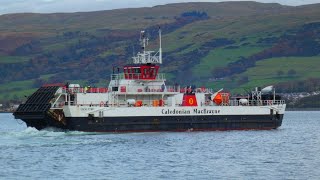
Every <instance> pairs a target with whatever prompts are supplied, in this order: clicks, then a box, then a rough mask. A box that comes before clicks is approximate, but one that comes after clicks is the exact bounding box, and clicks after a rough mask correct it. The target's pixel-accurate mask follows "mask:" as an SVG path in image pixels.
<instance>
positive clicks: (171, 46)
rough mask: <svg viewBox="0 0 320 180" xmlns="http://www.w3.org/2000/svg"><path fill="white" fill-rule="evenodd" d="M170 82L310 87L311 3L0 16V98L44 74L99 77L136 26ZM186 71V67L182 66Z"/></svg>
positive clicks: (316, 9)
mask: <svg viewBox="0 0 320 180" xmlns="http://www.w3.org/2000/svg"><path fill="white" fill-rule="evenodd" d="M159 26H160V27H161V29H162V32H163V40H162V41H163V50H164V54H163V58H164V64H163V66H162V72H164V73H166V75H167V76H166V77H167V79H168V81H169V82H171V83H175V82H180V83H181V84H186V85H187V84H196V85H198V86H208V87H212V88H214V89H220V88H221V87H224V88H225V89H229V90H232V91H234V92H242V91H243V90H248V89H250V88H252V87H255V86H267V85H270V84H274V85H277V87H278V88H277V89H278V90H279V91H282V92H303V91H316V90H319V87H320V86H319V84H320V71H319V68H320V4H313V5H306V6H298V7H291V6H282V5H280V4H274V3H269V4H264V3H257V2H247V1H246V2H220V3H177V4H168V5H162V6H155V7H152V8H131V9H119V10H109V11H97V12H79V13H54V14H34V13H24V14H7V15H1V16H0V64H1V66H0V100H1V101H4V100H12V99H15V100H18V99H21V98H23V97H24V96H25V95H29V94H30V93H32V92H33V91H34V90H35V88H37V87H39V86H41V84H44V83H56V82H78V83H81V84H83V85H101V86H106V83H107V81H108V79H109V77H110V73H111V72H112V67H113V66H119V67H120V66H122V65H124V64H125V63H127V62H128V61H131V56H132V55H133V53H136V52H137V51H138V50H139V46H138V41H137V40H138V38H139V32H140V30H146V31H147V33H148V34H149V35H150V39H151V41H150V42H151V48H152V49H157V47H158V39H157V38H158V37H157V30H158V27H159ZM186 75H187V76H186Z"/></svg>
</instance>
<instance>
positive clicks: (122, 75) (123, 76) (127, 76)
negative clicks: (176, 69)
mask: <svg viewBox="0 0 320 180" xmlns="http://www.w3.org/2000/svg"><path fill="white" fill-rule="evenodd" d="M121 79H135V80H160V81H164V80H166V77H165V74H163V73H158V74H157V76H156V77H145V76H143V75H142V74H141V73H119V74H111V80H121Z"/></svg>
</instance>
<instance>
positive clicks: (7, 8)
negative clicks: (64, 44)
mask: <svg viewBox="0 0 320 180" xmlns="http://www.w3.org/2000/svg"><path fill="white" fill-rule="evenodd" d="M189 1H194V2H221V1H223V0H162V1H161V2H160V1H159V0H0V14H7V13H21V12H36V13H53V12H78V11H97V10H109V9H119V8H131V7H151V6H155V5H162V4H168V3H176V2H189ZM234 1H241V0H234ZM257 1H259V2H264V3H274V2H277V3H280V4H284V5H293V6H297V5H302V4H313V3H319V0H257Z"/></svg>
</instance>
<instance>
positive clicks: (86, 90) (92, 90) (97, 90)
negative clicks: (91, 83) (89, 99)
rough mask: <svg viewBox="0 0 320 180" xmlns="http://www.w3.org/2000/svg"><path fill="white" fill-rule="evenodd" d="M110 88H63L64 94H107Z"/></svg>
mask: <svg viewBox="0 0 320 180" xmlns="http://www.w3.org/2000/svg"><path fill="white" fill-rule="evenodd" d="M107 92H108V88H96V87H75V88H62V93H70V94H72V93H107Z"/></svg>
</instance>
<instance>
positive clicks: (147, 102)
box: [66, 99, 178, 107]
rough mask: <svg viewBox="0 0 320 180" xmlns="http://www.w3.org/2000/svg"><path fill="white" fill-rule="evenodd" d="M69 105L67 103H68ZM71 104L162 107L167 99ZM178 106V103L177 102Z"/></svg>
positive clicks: (78, 103)
mask: <svg viewBox="0 0 320 180" xmlns="http://www.w3.org/2000/svg"><path fill="white" fill-rule="evenodd" d="M66 105H67V103H66ZM70 105H71V106H79V107H80V106H89V107H142V106H147V107H162V106H167V105H168V104H167V101H166V100H162V99H154V100H136V101H134V102H110V101H100V102H90V103H88V102H83V103H81V102H77V103H70ZM177 106H178V104H177Z"/></svg>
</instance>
